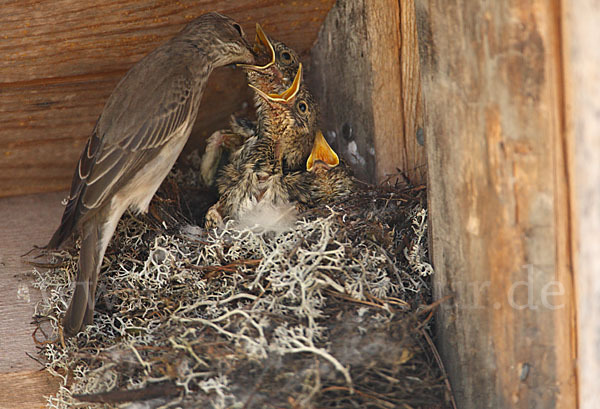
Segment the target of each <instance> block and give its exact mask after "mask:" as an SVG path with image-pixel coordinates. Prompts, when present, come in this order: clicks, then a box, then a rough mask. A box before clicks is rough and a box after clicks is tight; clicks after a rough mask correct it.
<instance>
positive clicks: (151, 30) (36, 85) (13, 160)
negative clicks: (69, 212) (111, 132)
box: [0, 0, 334, 197]
mask: <svg viewBox="0 0 600 409" xmlns="http://www.w3.org/2000/svg"><path fill="white" fill-rule="evenodd" d="M333 3H334V0H319V1H294V2H281V1H274V0H239V1H235V2H233V1H224V0H222V1H218V0H180V1H177V2H173V1H167V0H125V1H119V2H94V1H89V0H88V1H75V0H54V1H50V0H45V1H37V0H35V1H34V0H6V1H4V2H3V3H2V7H1V12H0V27H1V28H2V32H1V36H2V37H1V38H0V40H1V41H0V50H1V51H0V54H1V55H2V58H0V197H1V196H10V195H17V194H26V193H39V192H48V191H56V190H63V189H67V188H68V186H69V185H70V181H71V177H72V175H73V170H74V168H75V163H76V161H77V158H78V157H79V153H80V150H81V149H82V147H83V145H84V143H85V140H86V139H87V137H88V136H89V134H90V132H91V131H92V128H93V126H94V123H95V121H96V119H97V118H98V115H99V114H100V112H101V111H102V108H103V106H104V102H105V101H106V99H107V97H108V95H109V94H110V92H111V91H112V89H113V88H114V86H115V85H116V83H117V82H118V80H119V79H120V78H121V77H122V76H123V75H124V74H125V72H126V71H127V69H129V67H131V65H133V64H134V63H135V62H137V61H138V60H139V59H140V58H142V57H143V56H144V55H145V54H147V53H148V52H149V51H150V50H152V49H153V48H155V47H156V46H157V45H158V44H160V43H162V42H164V41H165V40H166V39H168V38H169V37H171V36H172V35H174V34H175V33H176V32H177V31H179V30H180V29H181V27H183V25H184V24H185V23H186V22H187V21H189V20H191V19H193V18H195V17H197V16H199V15H200V14H202V13H204V12H208V11H212V10H216V11H220V12H222V13H225V14H228V15H230V16H231V17H233V18H234V19H236V20H238V21H239V22H240V24H242V26H243V27H244V29H245V31H246V35H247V37H248V39H249V40H253V39H254V24H255V22H260V23H261V24H262V25H263V28H264V29H265V30H266V31H267V32H268V33H269V34H272V35H273V36H274V37H276V38H278V39H281V40H282V41H285V42H286V43H287V44H288V45H290V46H291V47H294V48H295V49H296V50H298V51H299V52H300V53H303V54H306V52H307V51H308V50H309V48H310V47H311V45H312V43H313V42H314V40H315V38H316V35H317V32H318V29H319V27H320V26H321V23H322V21H323V19H324V18H325V15H326V14H327V12H328V10H329V9H330V8H331V6H332V4H333ZM249 95H250V93H249V91H248V88H247V86H246V85H245V80H244V77H243V75H242V73H241V72H239V70H238V71H237V72H233V71H232V70H231V69H222V70H221V72H219V73H215V76H214V77H213V79H212V80H211V84H210V86H209V87H208V89H207V91H206V93H205V99H204V101H205V102H203V105H202V109H201V113H200V115H199V119H198V123H197V126H196V128H195V130H194V131H193V134H192V140H193V142H192V143H194V141H195V143H196V144H197V143H198V142H199V141H200V140H201V139H202V138H203V137H204V136H206V135H210V132H212V131H213V130H215V129H216V128H218V127H219V126H221V125H223V123H224V121H225V120H226V118H227V117H228V116H229V115H230V114H231V113H232V112H234V111H236V110H239V109H240V108H241V107H242V103H243V102H244V101H247V100H248V97H249Z"/></svg>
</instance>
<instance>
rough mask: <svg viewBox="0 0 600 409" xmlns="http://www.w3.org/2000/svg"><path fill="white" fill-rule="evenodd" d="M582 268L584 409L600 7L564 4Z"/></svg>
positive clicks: (598, 125)
mask: <svg viewBox="0 0 600 409" xmlns="http://www.w3.org/2000/svg"><path fill="white" fill-rule="evenodd" d="M562 11H563V14H562V21H563V27H564V29H563V32H564V38H565V52H564V61H565V68H566V69H565V72H566V79H567V81H566V85H567V86H566V89H567V95H566V97H567V98H566V101H567V104H566V107H567V109H566V123H567V132H568V136H569V141H570V144H569V147H570V148H571V149H572V151H573V161H572V174H571V180H572V185H573V189H572V199H573V203H574V205H573V206H572V207H573V209H572V211H573V213H574V220H575V229H574V232H573V239H574V249H575V255H576V256H575V258H574V263H575V266H576V267H577V269H576V271H577V275H576V277H577V281H576V282H577V326H578V355H579V359H578V369H579V371H578V384H579V408H580V409H595V408H597V407H598V406H599V405H600V387H599V386H598V385H599V378H600V347H599V346H600V325H599V323H600V47H599V46H598V39H600V25H599V24H598V22H600V3H599V2H597V1H593V0H579V1H570V2H569V1H564V2H563V9H562Z"/></svg>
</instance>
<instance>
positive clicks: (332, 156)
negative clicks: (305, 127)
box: [306, 130, 340, 172]
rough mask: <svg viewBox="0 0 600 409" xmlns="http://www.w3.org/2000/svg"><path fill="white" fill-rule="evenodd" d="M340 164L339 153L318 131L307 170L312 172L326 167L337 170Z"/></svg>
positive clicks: (307, 162)
mask: <svg viewBox="0 0 600 409" xmlns="http://www.w3.org/2000/svg"><path fill="white" fill-rule="evenodd" d="M339 164H340V158H339V157H338V156H337V153H335V151H334V150H333V149H331V146H329V144H328V143H327V140H325V137H324V136H323V133H322V132H321V130H318V131H317V135H316V136H315V142H314V144H313V148H312V152H311V153H310V156H309V157H308V160H307V161H306V170H308V171H309V172H312V171H313V170H315V169H317V168H318V167H319V165H320V166H326V167H327V169H331V168H335V167H336V166H337V165H339Z"/></svg>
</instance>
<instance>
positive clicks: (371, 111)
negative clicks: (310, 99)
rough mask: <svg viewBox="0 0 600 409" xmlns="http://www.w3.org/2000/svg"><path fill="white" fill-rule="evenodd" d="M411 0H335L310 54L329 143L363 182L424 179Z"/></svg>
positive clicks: (423, 156) (314, 85) (417, 62)
mask: <svg viewBox="0 0 600 409" xmlns="http://www.w3.org/2000/svg"><path fill="white" fill-rule="evenodd" d="M417 44H418V43H417V41H416V25H415V13H414V8H413V4H412V2H398V1H394V0H385V1H378V2H372V1H366V0H339V1H338V2H337V3H336V5H335V6H334V7H333V9H332V10H331V12H330V13H329V15H328V16H327V19H326V20H325V22H324V23H323V27H322V29H321V31H320V32H319V37H318V40H317V43H316V44H315V46H314V47H313V49H312V53H311V56H312V58H311V61H312V65H311V71H310V73H309V82H310V84H311V86H312V89H313V90H314V92H315V94H316V95H317V97H318V99H319V101H320V105H321V110H322V113H323V124H324V128H325V129H326V131H328V132H327V136H328V138H329V141H330V143H332V145H333V146H334V149H336V150H337V151H338V152H339V153H341V154H342V156H343V157H344V158H345V159H346V161H347V162H349V163H350V164H351V165H352V166H353V168H354V169H355V172H356V175H357V176H358V177H359V178H360V179H363V180H367V181H371V182H374V181H381V180H383V179H386V178H387V177H388V176H389V175H390V174H394V175H397V174H398V169H400V170H401V171H402V172H403V173H404V174H405V175H406V176H407V177H408V178H409V179H410V180H411V181H412V182H413V183H421V182H423V181H424V175H425V153H424V148H423V147H422V146H420V145H419V144H418V142H417V137H416V134H417V130H418V129H419V128H420V127H421V124H422V111H421V108H420V100H419V94H420V92H419V90H420V84H419V74H418V72H419V69H418V66H419V58H418V48H417Z"/></svg>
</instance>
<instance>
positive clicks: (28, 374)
mask: <svg viewBox="0 0 600 409" xmlns="http://www.w3.org/2000/svg"><path fill="white" fill-rule="evenodd" d="M58 385H59V382H58V378H55V377H53V376H52V375H50V374H49V373H48V372H45V371H44V372H40V371H23V372H15V373H7V374H4V373H0V390H1V391H2V393H0V409H15V408H19V409H45V408H46V407H47V406H46V397H47V396H50V395H53V394H55V393H56V391H57V390H58Z"/></svg>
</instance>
